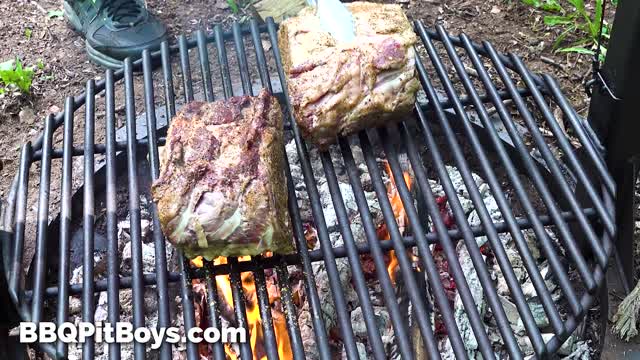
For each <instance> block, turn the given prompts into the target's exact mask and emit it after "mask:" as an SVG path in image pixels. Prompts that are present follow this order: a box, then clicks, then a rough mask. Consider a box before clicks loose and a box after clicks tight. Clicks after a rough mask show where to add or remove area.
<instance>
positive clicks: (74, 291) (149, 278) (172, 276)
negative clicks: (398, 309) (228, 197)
mask: <svg viewBox="0 0 640 360" xmlns="http://www.w3.org/2000/svg"><path fill="white" fill-rule="evenodd" d="M587 210H588V211H586V212H587V213H588V214H591V215H590V216H591V217H593V216H595V211H593V210H591V209H587ZM564 215H565V217H564V218H565V219H569V220H572V219H573V217H571V215H568V214H567V213H564ZM540 219H541V226H543V227H544V226H548V225H551V224H552V221H551V220H550V219H549V217H548V216H540ZM517 223H518V226H519V227H520V229H521V230H528V229H531V226H529V225H528V222H526V221H525V220H523V219H520V218H519V219H517ZM522 224H526V225H527V226H523V225H522ZM498 225H499V226H497V228H498V230H499V232H501V233H502V232H506V229H507V225H506V223H504V222H500V223H498ZM471 231H472V233H473V235H474V237H478V236H483V235H484V232H483V229H482V227H480V226H473V227H471ZM448 233H449V238H450V239H451V240H452V241H457V240H460V239H462V237H463V236H462V232H460V231H459V230H449V231H448ZM425 237H426V238H427V241H428V242H429V244H435V243H436V242H437V241H438V240H439V237H438V235H437V234H436V233H429V234H426V235H425ZM401 241H402V244H403V245H404V248H410V247H414V246H416V243H417V242H416V240H415V238H414V237H404V238H401ZM357 248H358V254H360V255H362V254H368V253H369V252H371V251H372V250H371V249H372V248H371V247H370V245H369V244H357ZM380 248H381V249H382V250H383V251H388V250H394V247H393V244H392V243H391V242H389V241H381V242H380ZM333 250H334V254H335V256H336V258H344V257H346V256H347V252H346V250H345V248H344V247H336V248H334V249H333ZM308 255H309V260H310V261H318V260H322V253H321V252H320V251H318V250H314V251H309V252H308ZM282 262H284V263H286V264H287V265H297V264H300V258H299V256H298V255H297V254H296V255H286V256H278V257H276V256H274V257H271V258H263V264H264V266H265V267H275V266H276V265H278V264H280V263H282ZM238 268H239V269H240V272H243V271H251V270H253V269H254V268H255V261H243V262H241V263H239V264H238ZM212 271H213V273H214V274H215V275H216V276H218V275H225V274H229V266H228V265H227V264H221V265H215V266H213V267H212ZM192 272H193V276H194V277H197V278H202V277H204V276H206V273H205V272H201V271H197V270H196V271H192ZM116 275H117V274H116ZM116 278H117V279H119V281H118V282H119V284H120V285H121V286H122V288H123V289H128V288H131V284H132V278H131V277H130V276H123V277H116ZM180 278H181V274H180V273H177V272H169V273H168V281H169V282H177V281H179V280H180ZM143 282H144V284H145V285H155V284H156V274H153V273H146V274H144V275H143ZM106 289H107V281H106V280H98V281H96V288H95V291H97V292H100V291H105V290H106ZM81 292H82V286H81V285H79V284H74V285H71V287H70V288H69V295H78V294H80V293H81ZM57 295H58V287H57V286H51V287H47V288H46V289H45V296H46V297H55V296H57ZM24 297H25V299H28V300H31V299H32V298H33V291H32V290H26V291H24Z"/></svg>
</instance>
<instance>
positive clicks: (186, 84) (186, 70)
mask: <svg viewBox="0 0 640 360" xmlns="http://www.w3.org/2000/svg"><path fill="white" fill-rule="evenodd" d="M178 47H179V49H180V69H181V70H182V81H183V91H184V100H185V102H189V101H193V83H192V81H191V65H190V64H189V48H188V47H187V37H186V36H184V35H180V36H179V37H178Z"/></svg>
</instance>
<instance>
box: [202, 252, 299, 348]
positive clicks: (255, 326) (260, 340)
mask: <svg viewBox="0 0 640 360" xmlns="http://www.w3.org/2000/svg"><path fill="white" fill-rule="evenodd" d="M270 256H272V254H271V253H266V254H265V257H270ZM250 259H251V257H250V256H243V257H240V258H238V261H248V260H250ZM226 263H227V258H225V257H218V258H216V259H214V260H213V264H214V265H219V264H226ZM191 264H192V265H193V266H196V267H202V266H203V259H202V257H201V256H198V257H196V258H195V259H192V260H191ZM240 278H241V281H242V289H243V292H244V300H245V308H246V312H247V324H248V330H249V343H250V344H251V350H252V353H253V358H254V359H255V360H263V359H267V356H266V352H265V351H264V348H263V346H264V333H263V329H262V319H261V318H260V309H259V307H258V296H257V293H256V286H255V281H254V279H253V273H251V272H244V273H242V274H240ZM200 282H201V281H200V280H194V285H198V284H200ZM216 283H217V286H218V294H219V295H221V296H220V301H221V302H224V306H227V307H229V308H233V292H232V290H231V281H230V279H229V275H218V276H216ZM266 286H267V293H268V295H269V304H270V305H272V307H271V317H272V319H273V330H274V332H275V335H276V344H277V347H278V355H279V356H280V358H281V359H291V358H292V357H293V354H292V352H291V343H290V341H289V334H288V333H287V328H286V320H285V316H284V314H283V313H282V312H281V311H280V310H278V309H277V308H275V307H273V305H274V303H276V302H279V301H280V290H279V289H278V287H277V286H276V284H275V281H274V279H273V276H272V277H269V278H267V284H266ZM224 348H225V352H226V355H227V358H228V359H232V360H235V359H238V354H236V352H235V350H234V349H233V348H232V347H231V346H230V345H229V344H225V347H224ZM204 356H205V357H206V354H204Z"/></svg>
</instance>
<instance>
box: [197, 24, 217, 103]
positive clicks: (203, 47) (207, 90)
mask: <svg viewBox="0 0 640 360" xmlns="http://www.w3.org/2000/svg"><path fill="white" fill-rule="evenodd" d="M196 39H197V41H198V55H199V56H200V71H201V72H202V82H203V83H204V96H205V100H207V101H213V85H212V84H211V65H209V50H208V49H207V42H206V41H207V40H206V37H205V35H204V30H198V32H196Z"/></svg>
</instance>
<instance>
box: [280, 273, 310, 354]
mask: <svg viewBox="0 0 640 360" xmlns="http://www.w3.org/2000/svg"><path fill="white" fill-rule="evenodd" d="M276 275H277V276H278V282H279V285H280V296H281V297H282V300H283V303H284V312H285V318H286V321H287V334H288V335H289V341H290V343H291V351H292V352H293V359H294V360H303V359H304V358H305V357H304V345H303V344H302V337H301V336H300V328H299V327H298V317H297V312H298V311H297V309H296V306H295V304H294V303H293V298H292V296H291V284H289V273H288V272H287V268H286V267H285V266H284V265H282V263H280V264H279V265H276Z"/></svg>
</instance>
